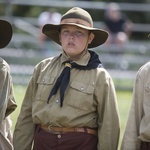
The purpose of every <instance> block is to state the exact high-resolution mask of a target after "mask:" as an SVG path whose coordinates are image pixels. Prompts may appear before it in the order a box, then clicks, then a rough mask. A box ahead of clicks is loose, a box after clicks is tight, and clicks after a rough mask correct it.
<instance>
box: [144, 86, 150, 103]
mask: <svg viewBox="0 0 150 150" xmlns="http://www.w3.org/2000/svg"><path fill="white" fill-rule="evenodd" d="M145 103H146V105H149V106H150V83H147V84H146V86H145Z"/></svg>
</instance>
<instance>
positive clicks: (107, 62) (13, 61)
mask: <svg viewBox="0 0 150 150" xmlns="http://www.w3.org/2000/svg"><path fill="white" fill-rule="evenodd" d="M0 4H5V3H4V2H0ZM7 4H9V6H8V7H9V9H10V10H11V11H13V6H14V5H37V6H41V7H45V6H50V7H61V8H69V7H73V6H80V7H83V8H88V9H97V10H99V9H101V10H103V9H104V8H105V5H107V3H102V2H89V1H61V0H58V1H53V2H52V1H51V0H44V1H41V0H36V1H35V0H30V1H28V0H26V1H22V0H11V1H8V3H7ZM119 5H120V7H121V9H122V10H125V11H140V12H143V13H146V12H149V11H150V9H149V8H150V4H133V3H130V4H127V3H119ZM10 6H11V8H10ZM91 6H92V7H91ZM10 14H13V13H12V12H10ZM3 17H4V18H5V17H6V16H2V18H3ZM11 19H12V20H11V21H13V22H12V23H13V25H14V26H15V28H19V29H21V30H23V31H25V32H26V34H16V33H14V35H13V38H12V41H11V43H10V44H9V46H8V47H7V48H5V50H3V51H0V56H1V57H3V58H4V59H5V60H6V61H7V62H8V63H9V64H10V68H11V73H12V75H13V81H14V83H16V84H27V83H28V82H29V79H30V77H31V74H32V73H33V69H34V66H35V65H36V64H37V63H38V62H39V61H40V60H42V59H44V58H46V57H49V56H54V55H57V54H59V53H60V51H58V50H57V51H56V49H57V48H54V49H53V48H52V49H51V50H50V53H49V54H48V55H43V54H42V53H41V52H40V50H39V46H40V45H39V43H38V41H37V35H38V32H39V29H38V28H37V18H23V17H18V16H11ZM94 25H95V27H103V23H102V22H94ZM149 31H150V25H149V24H142V23H136V24H134V27H133V32H144V33H145V34H148V32H149ZM93 50H95V51H96V52H97V53H98V54H99V57H100V59H101V61H102V62H103V65H104V67H105V68H106V69H107V70H108V71H109V73H110V74H111V76H112V77H113V79H114V80H115V81H116V87H117V88H119V89H122V88H125V89H131V88H132V85H133V84H132V83H133V80H134V78H135V75H136V72H137V70H138V68H139V67H140V66H141V65H143V64H144V63H146V62H147V61H149V57H150V43H149V42H147V41H129V43H128V44H127V45H126V46H125V47H123V49H121V53H120V49H119V48H118V47H117V46H116V45H112V46H111V48H108V47H106V45H105V44H104V45H103V46H100V47H97V48H95V49H93ZM118 52H119V53H118ZM123 80H126V81H128V84H127V85H126V86H124V87H122V86H120V81H121V82H123ZM118 81H119V82H118Z"/></svg>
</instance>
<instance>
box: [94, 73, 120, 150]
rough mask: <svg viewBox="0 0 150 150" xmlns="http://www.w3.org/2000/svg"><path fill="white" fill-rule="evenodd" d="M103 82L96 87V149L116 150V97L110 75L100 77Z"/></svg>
mask: <svg viewBox="0 0 150 150" xmlns="http://www.w3.org/2000/svg"><path fill="white" fill-rule="evenodd" d="M102 79H103V81H101V82H103V83H102V84H101V86H100V87H99V88H97V99H98V107H97V111H98V150H101V149H107V150H117V147H118V141H119V134H120V121H119V113H118V106H117V99H116V92H115V88H114V85H113V81H112V79H111V77H110V76H109V75H108V74H107V73H106V74H105V77H100V78H99V80H102Z"/></svg>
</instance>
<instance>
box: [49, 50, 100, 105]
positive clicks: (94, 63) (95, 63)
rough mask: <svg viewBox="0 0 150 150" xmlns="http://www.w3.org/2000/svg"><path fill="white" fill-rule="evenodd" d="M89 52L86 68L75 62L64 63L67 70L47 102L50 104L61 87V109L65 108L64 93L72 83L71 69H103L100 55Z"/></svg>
mask: <svg viewBox="0 0 150 150" xmlns="http://www.w3.org/2000/svg"><path fill="white" fill-rule="evenodd" d="M89 52H90V55H91V57H90V60H89V62H88V64H87V65H86V66H81V65H78V64H76V63H75V62H70V61H66V62H64V65H65V68H64V69H63V71H62V72H61V74H60V76H59V77H58V78H57V81H56V83H55V85H54V87H53V88H52V90H51V92H50V95H49V97H48V100H47V102H48V103H49V100H50V99H51V97H52V96H53V95H55V94H56V93H57V90H58V89H59V87H60V107H62V106H63V100H64V93H65V90H66V88H67V86H68V84H69V81H70V70H71V68H76V69H79V70H91V69H96V68H100V67H102V63H101V61H100V60H99V57H98V55H97V54H96V53H95V52H93V51H89Z"/></svg>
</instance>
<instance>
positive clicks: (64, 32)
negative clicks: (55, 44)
mask: <svg viewBox="0 0 150 150" xmlns="http://www.w3.org/2000/svg"><path fill="white" fill-rule="evenodd" d="M61 33H62V34H63V35H68V34H69V30H67V29H65V30H62V32H61Z"/></svg>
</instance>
